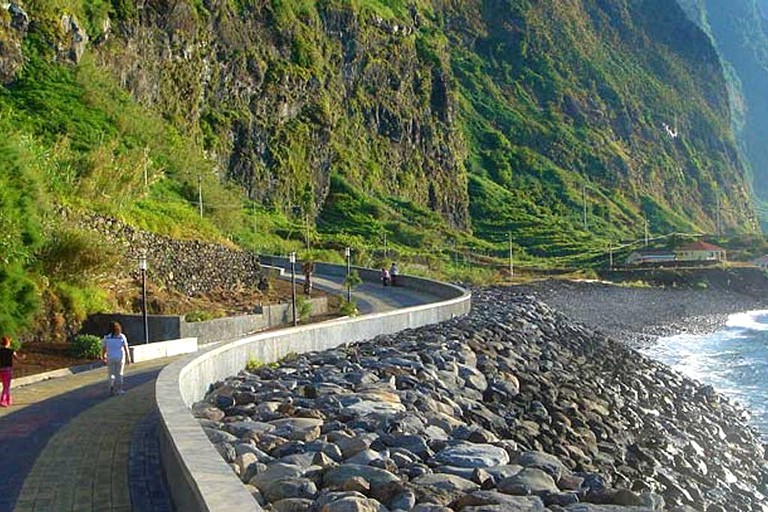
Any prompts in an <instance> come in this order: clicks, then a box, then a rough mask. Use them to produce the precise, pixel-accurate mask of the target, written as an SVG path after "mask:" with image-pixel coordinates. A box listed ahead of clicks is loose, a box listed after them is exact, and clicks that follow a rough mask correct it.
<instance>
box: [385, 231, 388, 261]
mask: <svg viewBox="0 0 768 512" xmlns="http://www.w3.org/2000/svg"><path fill="white" fill-rule="evenodd" d="M384 259H385V260H388V259H389V246H387V232H386V231H385V232H384Z"/></svg>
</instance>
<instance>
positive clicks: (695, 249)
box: [675, 240, 725, 261]
mask: <svg viewBox="0 0 768 512" xmlns="http://www.w3.org/2000/svg"><path fill="white" fill-rule="evenodd" d="M675 255H677V259H678V260H679V261H725V249H723V248H722V247H718V246H716V245H713V244H710V243H707V242H703V241H701V240H699V241H697V242H694V243H692V244H688V245H684V246H682V247H678V248H677V249H675Z"/></svg>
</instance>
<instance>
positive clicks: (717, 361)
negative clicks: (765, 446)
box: [641, 311, 768, 440]
mask: <svg viewBox="0 0 768 512" xmlns="http://www.w3.org/2000/svg"><path fill="white" fill-rule="evenodd" d="M641 352H642V353H643V354H645V355H646V356H648V357H650V358H653V359H656V360H657V361H661V362H663V363H665V364H667V365H669V366H671V367H672V368H674V369H675V370H677V371H679V372H681V373H683V374H684V375H687V376H688V377H691V378H693V379H696V380H698V381H699V382H702V383H704V384H709V385H711V386H712V387H714V388H715V389H716V390H717V391H719V392H721V393H722V394H724V395H726V396H728V397H730V398H731V399H733V400H734V401H736V402H738V403H739V404H741V405H742V406H744V407H746V408H747V409H748V410H749V412H750V413H751V418H750V419H749V423H750V424H751V425H752V426H754V427H755V428H757V429H758V430H759V431H760V432H761V433H762V435H763V438H764V439H766V440H768V311H750V312H747V313H738V314H735V315H731V316H730V317H729V318H728V322H727V324H726V326H725V327H724V328H723V329H722V330H720V331H718V332H715V333H713V334H707V335H701V336H695V335H689V334H681V335H678V336H671V337H668V338H661V339H660V340H659V342H658V344H657V345H655V346H653V347H649V348H647V349H644V350H641Z"/></svg>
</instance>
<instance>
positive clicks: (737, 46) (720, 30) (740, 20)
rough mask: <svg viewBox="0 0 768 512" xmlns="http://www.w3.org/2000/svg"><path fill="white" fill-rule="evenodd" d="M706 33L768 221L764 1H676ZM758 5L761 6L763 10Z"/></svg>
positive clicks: (767, 66)
mask: <svg viewBox="0 0 768 512" xmlns="http://www.w3.org/2000/svg"><path fill="white" fill-rule="evenodd" d="M680 3H681V5H682V6H683V7H684V8H685V10H686V12H687V13H688V15H689V16H690V18H691V19H692V20H694V21H695V22H696V23H697V24H699V26H701V27H702V28H703V29H704V30H705V31H706V32H707V34H708V35H709V36H710V38H711V40H712V41H713V44H714V45H715V46H716V48H717V50H718V52H719V53H720V55H721V58H722V60H723V62H724V64H725V67H726V71H727V73H726V76H727V78H728V80H729V84H730V93H731V98H732V105H733V110H734V114H735V115H734V116H733V121H734V128H735V132H736V134H737V137H738V140H739V143H740V147H741V150H742V152H743V154H744V156H745V159H746V161H747V162H748V163H749V165H750V167H751V183H752V186H753V189H754V194H755V196H756V199H757V208H758V213H759V214H760V217H761V220H762V222H763V225H765V224H766V222H768V221H767V220H766V219H768V146H766V144H765V136H766V134H768V97H766V94H765V91H766V88H768V21H766V17H765V14H764V13H766V12H768V2H765V0H731V1H728V2H724V1H721V0H680ZM761 9H762V11H761Z"/></svg>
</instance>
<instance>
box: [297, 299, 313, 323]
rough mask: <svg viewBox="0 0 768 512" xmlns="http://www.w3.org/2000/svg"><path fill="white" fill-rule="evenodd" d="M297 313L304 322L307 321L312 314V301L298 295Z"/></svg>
mask: <svg viewBox="0 0 768 512" xmlns="http://www.w3.org/2000/svg"><path fill="white" fill-rule="evenodd" d="M296 313H297V314H298V317H299V319H300V320H301V321H302V322H306V321H307V320H309V317H310V316H312V303H311V302H309V300H308V299H307V298H305V297H302V296H298V297H296Z"/></svg>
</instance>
